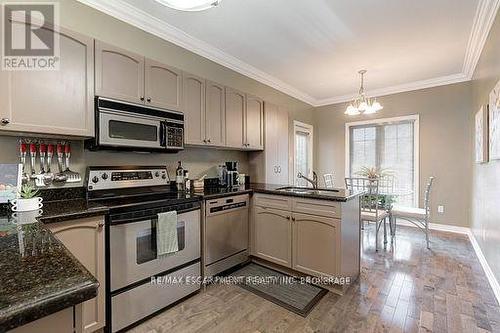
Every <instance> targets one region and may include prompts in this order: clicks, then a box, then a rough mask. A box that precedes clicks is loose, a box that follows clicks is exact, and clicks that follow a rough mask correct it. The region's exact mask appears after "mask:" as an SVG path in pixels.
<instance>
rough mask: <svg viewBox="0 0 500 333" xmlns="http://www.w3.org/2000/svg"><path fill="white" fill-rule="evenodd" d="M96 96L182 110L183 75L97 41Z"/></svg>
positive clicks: (158, 63)
mask: <svg viewBox="0 0 500 333" xmlns="http://www.w3.org/2000/svg"><path fill="white" fill-rule="evenodd" d="M95 77H96V86H95V91H96V95H97V96H101V97H109V98H114V99H118V100H122V101H127V102H132V103H138V104H145V105H149V106H154V107H158V108H163V109H168V110H175V111H179V110H180V109H181V105H182V72H181V71H180V70H178V69H176V68H174V67H171V66H168V65H165V64H162V63H160V62H158V61H155V60H151V59H147V58H145V57H143V56H141V55H138V54H135V53H132V52H129V51H126V50H123V49H121V48H118V47H116V46H112V45H108V44H106V43H103V42H101V41H97V40H96V41H95Z"/></svg>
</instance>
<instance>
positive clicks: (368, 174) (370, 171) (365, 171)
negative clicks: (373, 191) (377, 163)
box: [355, 166, 394, 179]
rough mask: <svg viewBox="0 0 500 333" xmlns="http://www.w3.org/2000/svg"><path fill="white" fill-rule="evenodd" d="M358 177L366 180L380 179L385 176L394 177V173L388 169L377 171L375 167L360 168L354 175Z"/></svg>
mask: <svg viewBox="0 0 500 333" xmlns="http://www.w3.org/2000/svg"><path fill="white" fill-rule="evenodd" d="M355 174H356V175H358V176H361V177H364V178H368V179H380V178H383V177H386V176H392V175H394V172H393V171H392V170H389V169H383V168H381V169H379V168H376V167H366V166H364V167H361V168H360V170H359V171H358V172H356V173H355Z"/></svg>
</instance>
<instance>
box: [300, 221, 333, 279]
mask: <svg viewBox="0 0 500 333" xmlns="http://www.w3.org/2000/svg"><path fill="white" fill-rule="evenodd" d="M338 222H339V220H337V219H334V218H327V217H322V216H315V215H310V214H300V213H293V214H292V225H293V244H292V248H293V267H292V268H293V269H295V270H297V271H300V272H303V273H306V274H309V275H314V276H334V275H336V274H337V266H336V264H337V258H336V256H337V254H338V253H339V250H338V249H337V245H338V243H337V223H338Z"/></svg>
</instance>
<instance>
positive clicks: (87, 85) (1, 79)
mask: <svg viewBox="0 0 500 333" xmlns="http://www.w3.org/2000/svg"><path fill="white" fill-rule="evenodd" d="M19 24H21V23H19ZM59 37H60V52H61V53H60V67H59V70H54V71H15V72H14V71H0V120H1V121H0V133H1V132H3V131H15V132H23V133H26V132H31V133H39V134H52V135H54V134H56V135H69V136H79V137H89V136H92V135H93V132H94V121H93V119H94V118H93V113H94V69H93V68H94V61H93V59H94V57H93V52H94V43H93V39H92V38H89V37H86V36H83V35H80V34H77V33H74V32H70V31H68V30H66V29H63V28H60V29H59Z"/></svg>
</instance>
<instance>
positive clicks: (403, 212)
mask: <svg viewBox="0 0 500 333" xmlns="http://www.w3.org/2000/svg"><path fill="white" fill-rule="evenodd" d="M433 182H434V177H429V181H428V182H427V186H426V188H425V196H424V208H415V207H403V206H396V205H395V206H394V207H393V208H392V209H391V212H390V217H389V223H390V225H391V231H392V232H393V233H394V235H395V234H396V220H397V219H402V220H405V221H408V222H411V223H413V224H414V225H415V226H416V227H418V228H419V229H420V230H421V231H422V232H423V233H424V234H425V241H426V243H427V248H428V249H430V242H429V218H430V213H431V204H430V196H431V188H432V184H433Z"/></svg>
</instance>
